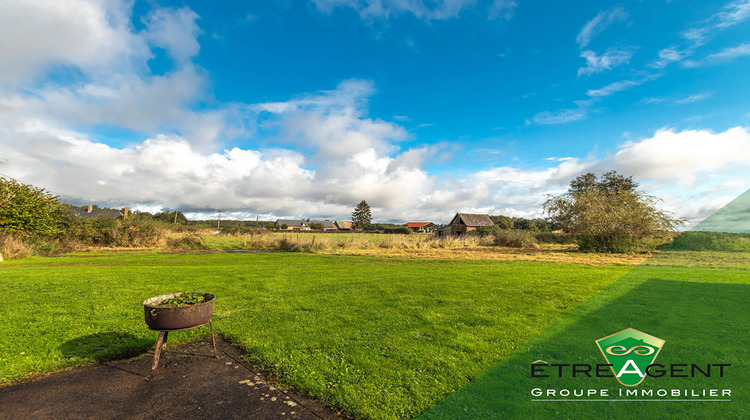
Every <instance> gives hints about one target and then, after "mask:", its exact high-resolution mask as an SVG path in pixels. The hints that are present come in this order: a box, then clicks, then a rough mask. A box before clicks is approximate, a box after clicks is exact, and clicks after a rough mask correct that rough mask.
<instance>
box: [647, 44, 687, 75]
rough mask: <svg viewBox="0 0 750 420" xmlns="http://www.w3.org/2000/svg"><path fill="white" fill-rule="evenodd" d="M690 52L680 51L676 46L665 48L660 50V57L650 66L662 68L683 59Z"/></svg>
mask: <svg viewBox="0 0 750 420" xmlns="http://www.w3.org/2000/svg"><path fill="white" fill-rule="evenodd" d="M689 54H692V52H687V51H680V50H678V48H677V47H674V46H672V47H668V48H664V49H662V50H660V51H659V59H658V60H656V61H654V62H653V63H651V64H649V67H651V68H656V69H662V68H664V67H666V66H667V65H669V64H670V63H674V62H676V61H680V60H682V59H683V58H685V57H686V56H687V55H689Z"/></svg>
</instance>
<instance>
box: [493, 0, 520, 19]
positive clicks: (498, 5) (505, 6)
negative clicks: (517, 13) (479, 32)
mask: <svg viewBox="0 0 750 420" xmlns="http://www.w3.org/2000/svg"><path fill="white" fill-rule="evenodd" d="M517 6H518V4H517V3H516V2H515V1H514V0H494V1H493V2H492V5H491V6H490V9H489V11H488V12H487V19H490V20H493V19H498V18H502V19H505V20H510V19H511V18H512V17H513V10H514V9H515V8H516V7H517Z"/></svg>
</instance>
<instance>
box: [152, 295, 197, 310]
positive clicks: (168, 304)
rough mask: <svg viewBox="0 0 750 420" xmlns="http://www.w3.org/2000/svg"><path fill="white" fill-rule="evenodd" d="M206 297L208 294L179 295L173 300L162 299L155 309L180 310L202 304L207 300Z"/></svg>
mask: <svg viewBox="0 0 750 420" xmlns="http://www.w3.org/2000/svg"><path fill="white" fill-rule="evenodd" d="M207 295H208V293H197V292H185V293H180V294H179V295H177V296H175V297H173V298H168V299H164V300H163V301H161V303H160V304H158V305H157V306H156V307H157V308H181V307H183V306H189V305H195V304H198V303H203V302H205V301H206V300H208V298H207V297H206V296H207Z"/></svg>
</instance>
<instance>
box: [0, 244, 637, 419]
mask: <svg viewBox="0 0 750 420" xmlns="http://www.w3.org/2000/svg"><path fill="white" fill-rule="evenodd" d="M629 270H631V267H627V266H578V265H572V264H555V263H545V262H525V261H507V262H498V261H481V260H480V261H462V260H450V261H444V260H415V259H412V260H398V259H385V258H370V257H352V256H332V255H328V256H325V255H310V254H299V253H292V254H288V253H269V254H210V255H156V254H115V255H106V254H99V255H77V256H64V257H58V258H39V259H30V260H20V261H8V262H5V263H3V264H2V265H0V296H2V299H0V324H2V325H3V334H2V336H0V380H2V381H3V382H4V383H9V382H13V381H18V380H22V379H24V378H27V377H29V376H30V375H34V374H38V373H43V372H50V371H54V370H58V369H62V368H66V367H73V366H79V365H82V364H87V363H91V362H93V361H97V360H108V359H112V358H120V357H125V356H130V355H135V354H138V353H141V352H143V351H146V350H147V349H149V348H153V346H154V344H155V341H156V335H157V334H156V333H155V332H153V331H149V330H148V329H147V328H146V325H145V323H144V321H143V307H142V305H141V302H142V301H143V300H145V299H146V298H148V297H151V296H154V295H158V294H163V293H169V292H176V291H188V290H189V291H202V292H211V293H214V294H216V295H217V301H216V308H215V315H214V318H213V321H214V327H215V328H216V330H217V332H219V333H220V334H222V335H223V336H224V337H226V338H228V339H230V340H232V341H234V342H235V343H237V344H238V345H240V346H241V347H242V348H243V349H245V351H246V353H247V355H248V356H249V357H250V358H252V360H253V361H254V362H256V363H258V364H261V365H263V366H265V367H266V368H268V369H269V370H271V371H272V372H273V373H275V374H276V375H278V377H279V378H280V380H281V381H282V382H283V383H284V384H286V385H289V386H293V387H295V388H297V389H300V390H303V391H305V392H307V393H308V394H309V395H311V396H313V397H315V398H319V399H322V400H324V401H326V402H327V403H329V404H331V405H332V406H335V407H338V408H340V409H343V410H345V411H346V412H348V413H350V414H351V415H354V416H356V417H362V418H409V417H414V416H417V415H419V414H420V413H422V412H423V411H425V410H426V409H428V408H429V407H431V406H432V405H434V404H436V403H437V402H439V401H440V400H441V399H443V398H444V397H446V396H447V395H449V394H451V393H452V392H453V391H455V390H457V389H459V388H460V387H461V386H463V385H464V384H466V383H467V381H469V380H470V379H472V378H474V377H476V376H477V375H479V374H480V373H482V372H483V371H484V370H486V369H487V368H489V367H490V366H492V365H493V364H495V363H496V362H498V361H499V360H501V359H502V358H504V357H505V356H507V355H508V354H510V353H511V352H512V351H514V350H515V349H518V348H519V347H521V346H522V345H523V344H524V343H526V342H527V341H528V340H529V339H531V338H532V337H534V336H536V335H537V334H539V333H540V332H542V331H543V330H545V329H546V328H547V327H549V326H550V325H552V324H553V323H555V322H556V321H558V320H559V319H560V318H561V317H563V316H564V315H565V314H567V313H569V312H570V311H571V310H573V309H574V308H576V307H577V306H579V305H580V304H581V303H583V302H585V301H586V300H588V299H589V298H591V297H592V296H594V295H595V294H597V293H598V292H599V291H601V290H602V289H604V288H605V287H606V286H608V285H609V284H611V283H612V282H614V281H615V280H616V279H618V278H620V277H621V276H622V275H623V274H625V273H626V272H627V271H629ZM607 331H608V330H607ZM206 334H207V329H205V328H201V329H196V330H190V331H185V332H179V333H175V334H173V335H170V342H172V341H177V340H190V339H194V338H197V337H204V336H206Z"/></svg>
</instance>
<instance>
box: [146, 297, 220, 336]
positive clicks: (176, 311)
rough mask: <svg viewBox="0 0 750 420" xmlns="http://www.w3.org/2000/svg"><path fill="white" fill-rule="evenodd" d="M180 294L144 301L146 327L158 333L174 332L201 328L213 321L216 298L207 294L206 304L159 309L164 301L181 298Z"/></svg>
mask: <svg viewBox="0 0 750 420" xmlns="http://www.w3.org/2000/svg"><path fill="white" fill-rule="evenodd" d="M179 295H180V293H170V294H167V295H159V296H154V297H152V298H150V299H146V300H145V301H143V310H144V312H145V315H146V325H148V327H149V328H150V329H152V330H156V331H174V330H184V329H188V328H195V327H200V326H201V325H205V324H207V323H208V322H209V321H210V320H211V315H213V313H214V300H215V299H216V296H214V295H212V294H210V293H206V294H205V295H206V298H207V299H208V300H206V301H205V302H201V303H198V304H195V305H187V306H182V307H179V308H158V307H157V306H158V305H159V304H160V303H161V302H162V301H163V300H164V299H169V298H173V297H176V296H179Z"/></svg>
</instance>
